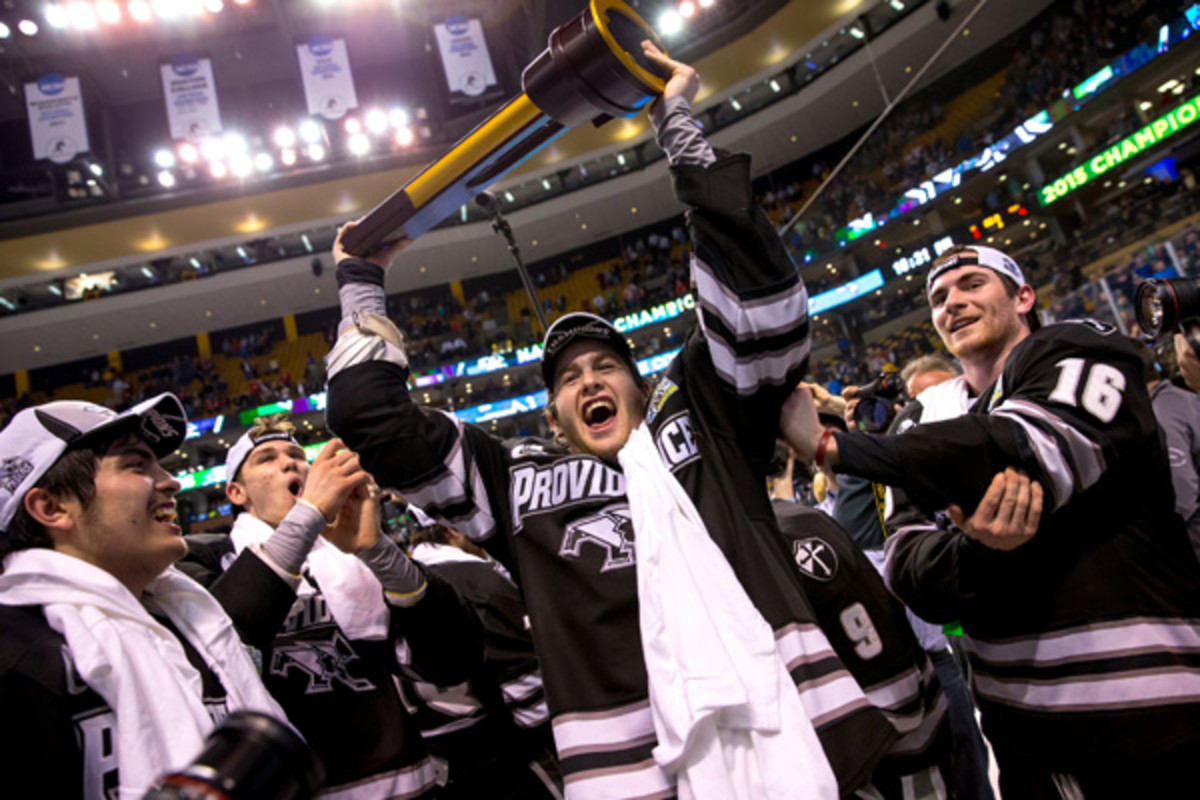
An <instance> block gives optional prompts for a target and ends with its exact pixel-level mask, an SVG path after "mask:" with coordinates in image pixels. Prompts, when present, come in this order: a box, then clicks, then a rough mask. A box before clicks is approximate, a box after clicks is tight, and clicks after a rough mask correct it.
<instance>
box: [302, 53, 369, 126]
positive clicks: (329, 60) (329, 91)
mask: <svg viewBox="0 0 1200 800" xmlns="http://www.w3.org/2000/svg"><path fill="white" fill-rule="evenodd" d="M296 57H297V58H299V60H300V75H301V77H302V78H303V79H304V98H305V100H307V101H308V113H310V114H320V115H321V116H322V117H325V118H326V119H340V118H341V117H343V116H345V114H346V112H347V111H349V110H350V109H352V108H358V95H357V94H356V93H355V91H354V75H353V73H351V71H350V55H349V53H347V52H346V40H345V39H331V38H330V37H328V36H314V37H313V38H311V39H309V40H308V41H307V42H305V43H304V44H298V45H296Z"/></svg>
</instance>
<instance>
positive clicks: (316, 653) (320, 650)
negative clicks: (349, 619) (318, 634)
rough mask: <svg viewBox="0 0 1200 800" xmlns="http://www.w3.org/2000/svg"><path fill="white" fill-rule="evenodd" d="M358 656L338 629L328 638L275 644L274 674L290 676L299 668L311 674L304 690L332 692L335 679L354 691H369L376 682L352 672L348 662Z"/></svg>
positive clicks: (301, 671) (303, 673)
mask: <svg viewBox="0 0 1200 800" xmlns="http://www.w3.org/2000/svg"><path fill="white" fill-rule="evenodd" d="M357 660H358V653H356V652H354V648H353V647H351V646H350V642H349V641H348V640H347V639H346V637H345V636H343V635H342V632H341V631H337V630H335V631H334V632H333V636H332V637H330V638H329V639H325V640H316V641H301V642H297V643H295V644H288V645H282V646H280V647H276V648H275V651H274V653H272V654H271V674H272V675H280V676H287V675H288V674H289V673H295V672H299V673H300V674H302V675H307V676H308V687H307V688H306V689H305V690H304V693H305V694H322V693H324V692H332V691H333V685H334V683H335V682H338V683H343V684H345V685H346V686H347V687H348V688H349V689H351V690H352V691H355V692H369V691H371V690H372V689H374V688H375V684H373V683H371V682H370V681H369V680H366V679H364V678H356V677H354V676H353V675H351V674H350V671H349V670H348V669H347V668H346V665H347V664H349V663H350V662H351V661H357Z"/></svg>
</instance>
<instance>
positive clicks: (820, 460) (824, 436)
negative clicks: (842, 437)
mask: <svg viewBox="0 0 1200 800" xmlns="http://www.w3.org/2000/svg"><path fill="white" fill-rule="evenodd" d="M832 438H833V431H831V430H829V428H826V429H825V430H823V431H821V438H819V439H817V453H816V455H814V456H813V463H814V464H816V465H817V469H821V468H822V467H824V466H825V449H826V448H827V447H829V440H830V439H832Z"/></svg>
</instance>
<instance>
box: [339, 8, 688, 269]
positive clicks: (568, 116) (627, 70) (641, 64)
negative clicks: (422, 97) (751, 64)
mask: <svg viewBox="0 0 1200 800" xmlns="http://www.w3.org/2000/svg"><path fill="white" fill-rule="evenodd" d="M646 39H649V40H650V41H651V42H653V43H654V45H655V46H656V47H658V48H659V49H660V50H662V51H663V52H666V48H665V47H663V45H662V42H661V41H659V38H658V36H657V35H656V34H655V33H654V31H653V30H652V29H651V28H650V26H649V25H647V24H646V22H645V21H644V20H643V19H642V18H641V17H640V16H638V14H637V12H635V11H634V10H633V9H631V8H629V6H627V5H625V3H623V2H621V0H590V2H589V4H588V7H587V8H586V9H584V10H583V11H581V12H580V13H579V14H577V15H576V16H575V17H574V18H572V19H571V20H570V21H568V22H567V23H565V24H564V25H562V26H560V27H558V28H555V29H554V31H552V32H551V34H550V37H549V46H548V47H547V48H546V49H545V50H544V51H542V53H541V55H539V56H538V57H537V58H535V59H534V60H533V62H532V63H531V64H529V66H527V67H526V68H525V70H524V71H523V72H522V73H521V86H522V88H523V89H524V91H523V92H522V93H521V94H519V95H517V96H516V97H515V98H513V99H512V100H510V101H509V102H508V103H506V104H505V105H504V106H503V107H502V108H500V109H499V110H497V111H496V113H494V114H492V116H490V117H488V119H486V120H484V121H483V122H482V123H480V125H479V126H478V127H476V128H475V129H474V130H473V131H471V132H470V133H468V134H467V135H466V136H465V137H463V138H462V139H461V140H460V141H459V142H458V143H457V144H455V145H454V146H453V147H452V148H451V149H450V151H449V152H447V153H446V154H445V155H444V156H442V157H441V158H439V159H438V160H437V161H435V162H433V163H432V164H430V165H429V166H428V167H426V168H425V169H424V170H422V171H421V173H420V174H419V175H417V176H416V177H415V178H413V179H412V180H411V181H409V182H408V183H407V184H406V185H405V186H403V187H401V188H400V189H398V190H396V191H395V192H393V193H392V194H391V195H390V196H389V197H388V198H387V199H386V200H384V201H383V202H382V203H380V204H379V205H378V206H376V207H375V208H374V209H372V210H371V211H370V213H368V214H367V215H366V216H365V217H363V219H362V220H361V221H359V223H358V224H357V225H356V226H355V227H354V228H352V229H350V230H348V231H347V232H346V233H345V234H344V236H343V240H342V244H343V246H344V247H345V248H346V251H347V252H349V253H351V254H353V255H358V256H363V255H367V254H369V253H371V252H372V251H374V250H376V249H378V248H379V247H380V246H383V245H386V244H388V243H390V242H393V241H395V240H397V239H400V238H402V237H408V238H410V239H415V238H417V237H418V236H420V235H421V234H423V233H425V232H426V231H428V230H429V229H430V228H432V227H434V226H435V225H437V224H438V223H439V222H441V221H442V220H443V219H445V218H446V217H448V216H450V215H451V214H452V213H454V211H455V210H456V209H457V208H459V207H460V206H462V205H464V204H466V203H467V202H469V201H471V199H472V198H474V197H475V196H476V195H478V194H479V193H480V192H482V191H483V190H485V189H487V187H488V186H490V185H492V184H493V183H495V182H496V181H497V180H499V179H500V178H502V177H503V176H504V175H506V174H508V172H509V171H511V170H512V169H514V168H515V167H516V166H517V165H519V164H520V163H521V162H523V161H524V160H525V159H527V158H529V157H530V156H532V155H533V154H534V153H536V152H538V151H539V150H541V149H542V148H543V147H545V146H546V145H548V144H549V143H550V142H552V141H553V140H554V139H555V138H557V137H558V136H560V135H561V134H563V133H564V132H566V131H567V130H569V129H570V128H574V127H577V126H579V125H582V124H583V123H585V122H589V121H590V122H592V123H593V124H595V125H597V126H599V125H603V124H604V123H605V122H608V121H609V120H610V119H613V118H615V117H628V116H632V115H633V114H635V113H637V111H638V110H639V109H641V107H642V106H644V105H646V103H647V102H649V101H650V100H651V99H652V98H654V97H656V96H657V95H659V94H661V93H662V91H663V88H664V85H665V83H664V78H663V76H662V75H660V74H659V73H658V68H657V67H656V66H655V65H653V64H652V63H651V62H650V61H649V60H648V59H646V57H645V55H644V54H643V53H642V47H641V43H642V41H643V40H646Z"/></svg>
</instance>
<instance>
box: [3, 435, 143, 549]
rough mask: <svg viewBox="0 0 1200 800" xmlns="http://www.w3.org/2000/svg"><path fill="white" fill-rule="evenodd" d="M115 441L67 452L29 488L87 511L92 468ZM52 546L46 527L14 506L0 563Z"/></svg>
mask: <svg viewBox="0 0 1200 800" xmlns="http://www.w3.org/2000/svg"><path fill="white" fill-rule="evenodd" d="M118 438H120V435H118V436H116V437H105V438H104V439H102V440H101V441H98V442H90V443H89V444H87V445H85V446H82V447H78V448H73V449H70V450H67V451H66V452H65V453H63V454H62V456H61V457H60V458H59V459H58V461H55V462H54V466H52V467H50V469H48V470H46V474H44V475H42V477H41V478H39V479H38V481H37V483H35V484H34V485H33V488H34V489H45V490H46V491H47V492H49V493H50V494H51V495H53V496H54V497H55V498H57V499H59V500H68V499H73V500H78V501H79V503H80V505H82V506H83V508H84V510H87V509H89V508H91V506H92V503H93V502H94V501H95V500H96V468H97V466H98V465H99V463H100V458H101V456H103V455H104V454H105V453H107V452H108V450H109V448H110V447H111V446H112V444H113V442H114V441H116V440H117V439H118ZM53 546H54V545H53V543H52V542H51V541H50V537H49V536H48V535H47V533H46V527H45V526H44V525H42V523H40V522H38V521H37V520H36V519H34V518H33V517H32V516H31V515H30V514H29V512H28V511H26V510H25V504H24V503H21V504H20V505H18V506H17V510H16V512H15V513H14V514H13V518H12V520H11V521H10V522H9V523H8V529H7V530H5V531H4V532H3V533H0V559H3V558H4V557H5V556H7V555H8V554H9V553H15V552H16V551H18V550H29V549H32V548H35V547H45V548H50V547H53Z"/></svg>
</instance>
